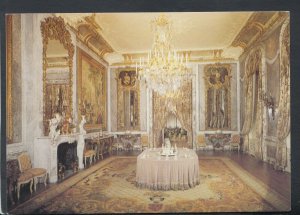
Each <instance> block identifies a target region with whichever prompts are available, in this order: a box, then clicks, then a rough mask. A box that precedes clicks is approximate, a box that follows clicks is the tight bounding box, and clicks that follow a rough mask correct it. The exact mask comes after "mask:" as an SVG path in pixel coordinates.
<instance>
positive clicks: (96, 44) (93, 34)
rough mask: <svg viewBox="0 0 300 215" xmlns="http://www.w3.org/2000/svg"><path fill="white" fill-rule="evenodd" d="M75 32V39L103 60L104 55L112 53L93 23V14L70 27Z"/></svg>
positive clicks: (97, 27)
mask: <svg viewBox="0 0 300 215" xmlns="http://www.w3.org/2000/svg"><path fill="white" fill-rule="evenodd" d="M70 27H71V28H72V29H73V30H74V31H75V33H76V36H77V39H78V40H80V41H81V42H82V43H84V44H85V45H86V46H87V47H88V48H90V49H91V50H92V51H93V52H95V53H96V54H97V55H98V56H99V57H101V58H102V59H103V57H104V55H105V54H106V53H111V52H113V51H114V50H113V48H112V47H111V46H110V45H109V44H108V42H106V40H105V39H104V38H103V37H102V36H101V30H102V29H101V27H100V26H99V25H98V24H97V22H96V21H95V14H92V15H91V16H86V17H84V18H83V19H80V20H79V21H77V23H76V24H75V26H72V25H70Z"/></svg>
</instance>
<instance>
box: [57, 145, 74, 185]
mask: <svg viewBox="0 0 300 215" xmlns="http://www.w3.org/2000/svg"><path fill="white" fill-rule="evenodd" d="M77 171H78V157H77V142H76V141H75V142H73V143H68V142H65V143H62V144H60V145H59V146H58V148H57V178H58V181H61V180H63V179H65V178H67V177H69V176H71V175H73V174H74V173H76V172H77Z"/></svg>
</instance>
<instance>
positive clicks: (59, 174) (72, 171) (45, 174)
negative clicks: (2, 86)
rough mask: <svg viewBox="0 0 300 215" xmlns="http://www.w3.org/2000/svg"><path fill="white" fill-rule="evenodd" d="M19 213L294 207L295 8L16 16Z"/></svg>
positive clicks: (12, 207)
mask: <svg viewBox="0 0 300 215" xmlns="http://www.w3.org/2000/svg"><path fill="white" fill-rule="evenodd" d="M5 24H6V26H5V29H6V33H5V34H6V128H7V129H6V159H7V161H6V175H7V177H6V181H7V187H6V188H7V191H6V196H7V208H8V212H9V213H11V214H33V213H34V214H83V213H89V214H91V213H188V212H198V213H199V212H278V211H280V212H285V211H289V210H290V209H291V156H290V154H291V150H290V149H291V144H290V142H291V141H290V139H291V137H290V13H289V12H283V11H268V12H258V11H247V12H246V11H245V12H160V13H158V12H146V13H130V12H126V13H124V12H122V13H121V12H118V13H14V14H7V15H6V16H5Z"/></svg>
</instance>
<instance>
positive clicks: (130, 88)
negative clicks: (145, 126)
mask: <svg viewBox="0 0 300 215" xmlns="http://www.w3.org/2000/svg"><path fill="white" fill-rule="evenodd" d="M116 79H117V82H118V87H117V88H118V102H117V106H118V107H117V108H118V120H117V126H118V130H121V131H122V130H139V129H140V85H139V82H138V80H137V78H136V72H135V71H134V70H133V69H122V70H119V71H118V72H117V78H116Z"/></svg>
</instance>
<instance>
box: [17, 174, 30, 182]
mask: <svg viewBox="0 0 300 215" xmlns="http://www.w3.org/2000/svg"><path fill="white" fill-rule="evenodd" d="M31 179H32V180H33V174H32V173H30V172H29V171H26V172H22V173H21V175H20V176H19V178H18V182H26V181H29V180H31Z"/></svg>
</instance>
